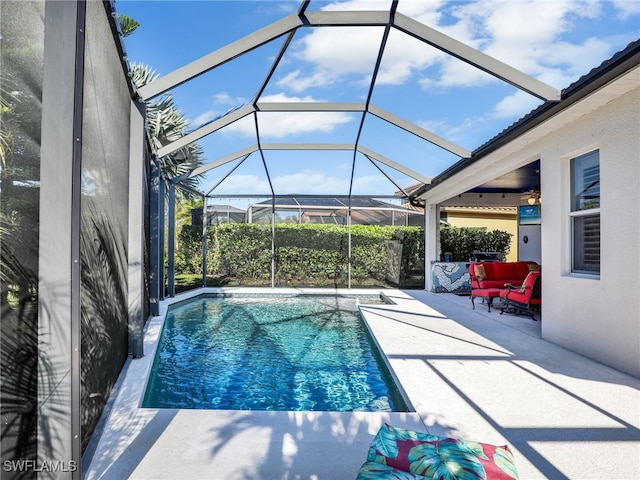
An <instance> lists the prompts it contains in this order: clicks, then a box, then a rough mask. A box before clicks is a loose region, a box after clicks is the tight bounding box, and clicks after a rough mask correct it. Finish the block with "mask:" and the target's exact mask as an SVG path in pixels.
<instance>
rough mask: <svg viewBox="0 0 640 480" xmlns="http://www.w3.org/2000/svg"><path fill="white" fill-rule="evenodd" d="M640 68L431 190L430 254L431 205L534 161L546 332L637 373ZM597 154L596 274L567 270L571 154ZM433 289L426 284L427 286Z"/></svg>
mask: <svg viewBox="0 0 640 480" xmlns="http://www.w3.org/2000/svg"><path fill="white" fill-rule="evenodd" d="M638 132H640V67H635V68H634V69H632V70H630V71H627V72H626V73H625V74H623V75H621V76H620V77H618V78H616V79H615V80H613V81H612V82H610V83H609V84H607V85H605V86H603V87H601V88H599V89H597V90H596V91H595V92H593V93H591V94H590V95H588V96H586V97H585V98H583V99H581V100H579V101H578V102H576V103H574V104H572V105H571V106H569V107H568V108H566V109H564V110H562V111H561V112H559V113H557V114H555V115H554V116H552V117H551V118H548V119H547V120H545V121H544V122H542V123H541V124H539V125H537V126H535V127H533V128H532V129H530V130H528V131H526V132H525V133H524V134H522V135H520V136H518V137H517V138H514V139H512V140H511V141H510V142H508V143H506V144H504V145H502V146H501V147H499V148H498V149H496V150H494V151H492V152H490V153H489V154H487V155H485V156H484V157H482V158H480V159H478V160H477V161H476V162H474V163H472V164H470V165H469V166H467V167H466V168H464V169H461V170H460V171H458V172H457V173H455V174H454V175H452V176H450V177H449V178H447V179H446V180H445V181H442V182H440V183H438V184H436V185H434V186H433V188H430V189H429V190H427V191H426V192H425V193H424V194H423V195H422V196H421V198H422V199H424V200H425V202H426V208H425V215H426V225H427V233H426V235H427V237H426V238H425V246H426V258H427V261H430V260H431V259H435V258H436V255H437V248H438V244H437V236H436V234H435V233H434V231H435V230H436V228H435V225H436V222H435V218H436V212H437V211H438V208H435V207H436V206H437V205H439V204H440V203H443V202H447V201H448V200H449V199H451V198H453V197H454V196H457V195H459V194H460V193H462V192H465V191H467V190H470V189H472V188H474V187H475V186H477V185H481V184H483V183H484V182H486V181H488V180H490V179H492V178H497V177H499V176H501V175H504V174H505V173H506V172H508V171H511V170H514V169H516V168H519V167H521V166H523V165H526V164H528V163H530V162H532V161H534V160H536V159H539V160H540V175H541V182H540V183H541V195H542V198H543V199H544V201H543V204H542V226H541V230H542V266H543V281H542V297H543V304H542V326H541V327H542V328H541V331H542V337H543V338H544V339H546V340H549V341H551V342H554V343H557V344H559V345H562V346H564V347H566V348H569V349H571V350H573V351H575V352H578V353H581V354H583V355H585V356H587V357H589V358H592V359H594V360H597V361H599V362H601V363H604V364H606V365H609V366H612V367H614V368H617V369H619V370H621V371H624V372H627V373H630V374H632V375H635V376H637V377H640V210H639V208H638V205H640V134H639V133H638ZM593 149H599V151H600V181H601V187H600V191H601V207H600V215H601V272H600V275H599V276H598V277H593V276H587V275H577V274H572V273H571V232H570V220H569V206H570V204H569V201H570V197H569V195H570V193H569V188H570V182H569V161H570V159H571V158H573V157H575V156H577V155H580V154H583V153H586V152H589V151H591V150H593ZM426 288H427V289H429V288H430V285H428V284H427V285H426Z"/></svg>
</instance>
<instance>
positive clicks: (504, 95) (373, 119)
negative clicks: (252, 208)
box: [117, 0, 638, 197]
mask: <svg viewBox="0 0 640 480" xmlns="http://www.w3.org/2000/svg"><path fill="white" fill-rule="evenodd" d="M134 3H135V2H129V1H125V2H118V4H117V7H118V10H121V9H120V6H121V5H123V6H124V8H122V11H123V12H124V13H126V14H128V15H130V16H132V17H133V18H135V19H136V20H138V21H139V22H140V23H141V27H140V32H134V33H133V34H132V35H131V36H130V37H128V39H127V44H129V42H131V43H132V44H133V45H136V41H137V40H136V36H138V35H140V37H142V36H143V34H142V30H143V29H144V28H145V18H136V10H135V9H133V10H132V11H131V12H129V11H128V8H127V7H129V6H133V4H134ZM178 3H179V5H175V4H174V3H173V2H141V5H146V6H147V8H152V9H155V10H157V11H156V15H157V16H155V17H153V20H150V23H152V25H151V26H150V27H151V28H153V26H155V25H156V24H159V23H161V22H162V21H161V20H159V18H160V17H159V15H160V14H161V13H162V12H163V11H164V12H165V15H166V18H165V19H164V22H165V23H164V24H165V25H166V26H167V30H166V32H165V35H166V36H168V37H174V39H175V40H174V42H173V43H174V44H175V45H174V44H172V43H171V40H167V41H166V42H165V43H164V45H166V46H167V47H166V48H167V53H166V54H167V56H168V58H161V57H152V58H150V60H149V63H153V58H155V59H156V60H157V61H159V62H160V63H162V64H163V67H164V68H163V69H161V70H159V72H160V76H159V78H157V79H155V80H154V81H151V82H149V83H147V84H145V85H141V86H139V88H138V93H139V95H140V97H141V98H142V99H144V100H146V101H154V100H155V99H158V98H162V97H163V96H166V95H171V96H172V97H173V98H174V99H175V101H176V103H177V104H178V106H180V105H181V104H183V103H184V104H185V105H187V104H188V105H189V107H188V113H186V114H187V115H188V116H189V119H190V120H191V122H190V125H191V127H190V129H189V131H188V132H186V134H185V135H183V136H182V138H179V139H177V140H174V141H171V142H165V143H164V144H163V145H160V146H158V148H157V151H156V153H157V155H158V157H160V158H163V157H167V156H171V155H173V154H174V153H175V152H178V151H179V150H180V149H181V148H183V147H184V146H185V145H190V144H193V143H194V142H195V143H198V144H199V145H200V146H201V147H202V150H203V152H204V155H203V160H202V164H201V165H199V166H197V165H196V166H194V168H193V169H192V170H191V171H190V172H188V173H186V174H184V175H181V176H175V177H173V180H174V181H175V182H178V183H179V182H180V181H181V180H185V179H188V178H190V179H197V183H198V185H199V190H200V191H201V192H202V193H203V194H206V195H210V196H216V195H219V194H225V195H227V194H239V195H240V194H254V195H265V196H269V195H294V194H314V195H327V196H341V197H342V196H347V197H348V196H355V195H371V196H376V195H390V194H393V193H394V192H397V191H400V192H403V191H404V189H405V188H406V187H407V186H409V185H412V184H415V183H420V182H422V183H428V182H429V181H430V178H431V177H433V176H435V175H437V174H438V173H440V172H442V171H444V170H446V169H447V168H449V167H450V166H451V165H453V164H455V163H456V162H458V161H460V160H461V159H464V158H467V157H469V156H470V155H471V152H472V151H474V150H475V149H476V148H478V147H479V146H480V145H482V144H483V143H484V142H485V141H486V140H487V139H488V138H491V137H493V136H494V135H496V134H497V133H498V132H500V131H501V130H503V129H504V128H506V127H507V126H509V125H510V124H512V123H513V122H514V121H516V120H517V119H518V118H521V117H522V116H523V115H524V114H526V113H527V112H529V111H531V110H532V109H533V108H535V107H537V106H539V105H541V104H542V103H544V102H555V101H557V100H559V99H560V97H561V94H560V90H559V88H560V87H562V86H563V85H564V84H568V83H570V82H569V81H568V80H570V79H571V78H567V72H568V71H569V70H570V69H568V68H566V67H565V66H564V64H563V62H565V63H566V62H569V59H568V58H567V59H564V58H563V59H555V60H554V59H550V58H549V56H553V55H554V54H556V55H567V53H566V51H563V52H559V51H557V52H554V51H548V52H547V54H546V56H545V55H540V54H539V53H537V52H536V49H539V48H543V47H549V46H552V45H553V44H554V41H552V39H544V32H543V33H540V32H539V30H540V29H545V28H549V25H548V24H547V25H544V26H543V25H540V24H539V25H535V22H536V21H541V20H543V19H546V21H547V22H556V24H557V25H561V24H562V22H563V21H566V20H568V19H569V18H572V19H573V20H574V21H576V22H577V21H578V20H579V21H584V22H585V23H588V22H591V23H592V24H593V23H594V22H595V21H594V20H593V18H596V17H597V15H596V13H594V12H592V14H591V17H592V18H591V19H588V16H586V15H581V14H579V13H577V12H570V11H567V10H564V11H562V9H563V8H565V7H558V9H557V11H556V10H553V9H551V10H553V11H551V10H549V12H546V14H545V15H542V16H541V14H540V11H539V9H540V8H543V7H544V6H545V5H546V8H549V3H546V4H545V3H541V4H538V6H537V8H538V9H537V10H536V8H533V6H532V5H530V4H529V2H527V3H520V2H494V3H493V4H491V5H489V4H485V3H483V4H482V5H484V7H482V8H484V10H482V9H481V3H480V2H421V1H416V0H400V1H367V2H365V1H358V0H354V1H349V2H332V3H329V2H316V1H303V2H301V3H294V2H178ZM533 3H535V2H533ZM496 4H499V8H498V5H496ZM513 4H518V5H519V8H520V10H517V9H514V8H515V7H514V5H513ZM151 5H153V6H151ZM608 8H610V9H611V8H614V5H613V4H611V5H608ZM260 11H262V15H261V16H260V15H258V12H260ZM138 12H139V11H138ZM558 12H560V13H558ZM600 13H602V15H604V13H606V12H604V10H603V11H602V12H600ZM610 13H611V12H609V14H610ZM145 14H146V12H145ZM554 15H555V16H557V17H558V18H553V16H554ZM634 15H635V19H636V23H637V18H638V16H637V13H633V12H632V13H628V17H627V18H628V19H627V20H625V21H622V20H621V21H620V22H619V25H614V26H609V25H608V24H607V25H608V26H607V28H618V29H619V28H620V25H624V28H626V29H627V31H628V32H629V35H630V36H631V35H632V34H635V35H637V25H636V26H635V27H633V25H634V24H633V18H634V17H633V16H634ZM601 18H604V17H601ZM620 18H621V17H620ZM629 19H630V20H629ZM186 20H188V23H185V21H186ZM500 21H502V22H503V23H502V24H496V23H495V22H500ZM509 21H512V22H513V21H516V22H521V23H520V24H517V25H509V24H508V23H507V22H509ZM601 21H604V20H601ZM629 22H631V23H629ZM612 25H613V24H612ZM177 26H179V27H180V28H177ZM558 28H560V27H558ZM562 28H564V30H565V31H564V32H562V31H560V30H558V32H556V34H557V35H558V36H559V39H557V40H556V41H555V43H556V44H557V45H562V44H563V42H564V44H567V43H569V44H570V45H573V46H575V48H574V50H575V52H586V50H585V48H586V45H587V44H588V42H589V39H588V38H589V37H586V36H584V33H583V34H582V35H583V37H580V38H578V36H577V35H578V34H579V33H580V32H579V31H578V30H580V29H579V28H578V27H575V32H573V31H570V29H568V28H567V27H566V24H565V26H563V27H562ZM634 28H635V30H634ZM200 29H202V30H200ZM550 31H551V30H550ZM602 31H604V30H602ZM560 34H563V36H562V37H561V38H560ZM618 35H619V36H620V37H622V34H620V33H618ZM183 36H187V37H192V41H190V42H189V41H187V42H185V41H184V39H183V38H182V37H183ZM509 36H511V37H510V38H509ZM144 38H150V37H147V34H146V33H145V34H144ZM630 39H631V38H630ZM196 40H197V41H196ZM543 40H544V41H543ZM616 41H617V42H620V39H618V40H616ZM544 42H546V43H544ZM608 42H609V43H607V44H606V45H604V44H602V45H601V44H599V43H598V42H596V41H595V40H593V39H592V41H591V43H592V45H591V47H592V48H591V50H594V49H595V50H598V49H599V51H597V52H591V53H593V54H598V55H599V54H600V52H605V51H606V54H605V53H602V57H604V56H606V55H607V54H610V53H611V51H608V50H607V49H612V51H615V49H616V48H617V47H618V46H619V45H617V44H615V42H613V41H611V40H610V39H608ZM603 43H606V42H603ZM178 44H179V45H182V46H183V47H182V50H179V49H178V47H177V45H178ZM187 46H188V48H187ZM565 46H566V45H565ZM148 47H149V45H145V49H146V48H148ZM136 48H137V49H139V50H143V48H139V47H136ZM602 57H600V58H599V59H598V61H592V62H590V64H591V65H594V64H597V63H598V62H599V61H600V60H601V58H602ZM589 60H590V58H589ZM588 66H589V65H588V64H587V65H586V66H585V67H584V69H585V71H588ZM554 67H556V69H555V70H554ZM580 73H584V72H582V71H581V72H580ZM578 76H579V75H575V77H574V78H573V79H575V78H577V77H578Z"/></svg>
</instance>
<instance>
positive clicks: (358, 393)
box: [143, 295, 408, 411]
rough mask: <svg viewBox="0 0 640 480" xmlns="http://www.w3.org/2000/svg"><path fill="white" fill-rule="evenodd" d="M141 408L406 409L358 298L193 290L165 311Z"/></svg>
mask: <svg viewBox="0 0 640 480" xmlns="http://www.w3.org/2000/svg"><path fill="white" fill-rule="evenodd" d="M376 299H377V301H376ZM360 302H361V303H380V300H379V297H367V298H366V299H360ZM143 407H152V408H192V409H221V410H222V409H224V410H227V409H228V410H297V411H354V410H359V411H408V408H407V406H406V404H405V402H404V401H403V399H402V396H401V395H400V394H399V392H398V390H397V388H396V387H395V385H394V384H393V381H392V380H391V376H390V374H389V372H388V370H387V369H386V366H385V364H384V362H383V361H382V359H381V358H380V355H379V353H378V352H377V350H376V348H375V346H374V345H373V342H372V340H371V338H370V336H369V332H368V330H367V328H366V326H365V325H364V322H363V320H362V318H361V317H360V314H359V313H358V311H357V306H356V299H355V298H354V297H344V296H336V295H298V296H288V297H283V296H260V297H248V296H235V295H234V296H201V297H196V298H195V299H192V300H189V301H187V302H185V303H181V304H178V305H174V306H172V307H170V309H169V311H168V313H167V317H166V319H165V324H164V327H163V331H162V334H161V335H160V339H159V341H158V348H157V351H156V356H155V359H154V362H153V366H152V369H151V373H150V376H149V381H148V385H147V390H146V393H145V398H144V401H143Z"/></svg>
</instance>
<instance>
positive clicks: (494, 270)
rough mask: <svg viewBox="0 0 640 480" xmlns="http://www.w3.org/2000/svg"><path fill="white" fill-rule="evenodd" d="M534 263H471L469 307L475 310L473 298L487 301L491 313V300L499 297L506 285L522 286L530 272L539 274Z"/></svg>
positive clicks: (537, 267) (538, 269)
mask: <svg viewBox="0 0 640 480" xmlns="http://www.w3.org/2000/svg"><path fill="white" fill-rule="evenodd" d="M540 271H541V266H540V265H538V264H537V263H536V262H529V261H527V262H472V263H471V264H469V275H470V277H471V305H472V306H473V308H474V309H475V301H474V300H475V298H477V297H480V298H484V299H487V306H488V308H489V311H491V306H492V304H493V299H494V298H497V297H500V296H501V290H503V289H505V288H506V286H507V285H512V286H514V285H515V286H518V287H520V286H521V285H523V284H524V282H525V279H526V278H527V275H529V273H531V272H540Z"/></svg>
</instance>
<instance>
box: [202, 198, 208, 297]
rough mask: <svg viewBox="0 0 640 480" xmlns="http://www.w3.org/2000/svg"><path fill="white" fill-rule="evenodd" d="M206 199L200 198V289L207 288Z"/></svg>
mask: <svg viewBox="0 0 640 480" xmlns="http://www.w3.org/2000/svg"><path fill="white" fill-rule="evenodd" d="M207 199H208V197H207V196H206V195H205V196H204V197H202V287H203V288H204V287H206V286H207V249H208V245H207V227H208V226H209V217H208V215H207Z"/></svg>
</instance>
